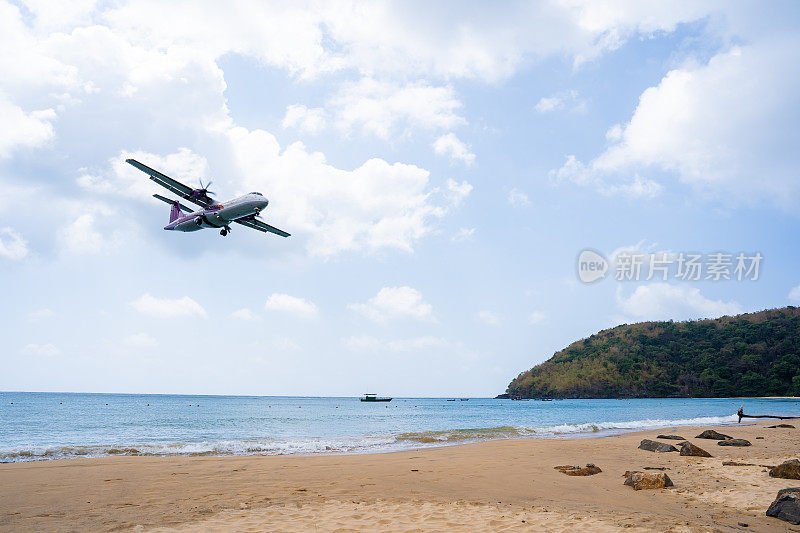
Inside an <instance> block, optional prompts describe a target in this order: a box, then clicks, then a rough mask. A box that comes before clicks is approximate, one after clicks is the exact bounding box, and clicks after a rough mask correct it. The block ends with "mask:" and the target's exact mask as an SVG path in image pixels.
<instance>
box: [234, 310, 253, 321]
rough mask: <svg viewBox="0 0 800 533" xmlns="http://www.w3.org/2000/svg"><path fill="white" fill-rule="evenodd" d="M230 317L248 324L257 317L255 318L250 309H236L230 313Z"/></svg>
mask: <svg viewBox="0 0 800 533" xmlns="http://www.w3.org/2000/svg"><path fill="white" fill-rule="evenodd" d="M231 317H233V318H236V319H238V320H245V321H248V322H250V321H254V320H258V316H256V315H255V314H254V313H253V312H252V311H251V310H250V309H247V308H246V307H244V308H242V309H237V310H236V311H234V312H233V313H231Z"/></svg>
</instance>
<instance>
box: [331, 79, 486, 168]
mask: <svg viewBox="0 0 800 533" xmlns="http://www.w3.org/2000/svg"><path fill="white" fill-rule="evenodd" d="M328 105H329V106H330V107H332V108H333V109H334V113H335V115H336V123H337V125H338V127H339V128H341V129H342V130H344V131H346V132H350V131H353V130H355V129H359V130H361V131H362V132H363V133H364V134H366V135H375V136H377V137H379V138H381V139H389V138H390V137H392V136H396V135H406V134H408V133H409V132H410V130H412V129H414V128H420V129H424V130H433V131H436V130H449V129H453V128H455V127H457V126H462V125H464V124H466V123H467V121H466V120H465V119H464V118H463V117H462V116H460V115H458V113H457V111H458V109H459V108H460V107H461V102H460V101H459V100H458V98H456V95H455V91H454V90H453V88H452V87H449V86H447V87H437V86H432V85H429V84H427V83H426V82H424V81H420V82H416V83H407V84H405V85H399V84H396V83H394V82H389V81H378V80H375V79H372V78H362V79H361V80H359V81H358V82H355V83H345V84H344V85H343V86H342V88H341V90H340V91H339V93H338V94H337V95H336V96H334V97H333V98H331V100H330V102H329V104H328ZM473 158H474V156H473Z"/></svg>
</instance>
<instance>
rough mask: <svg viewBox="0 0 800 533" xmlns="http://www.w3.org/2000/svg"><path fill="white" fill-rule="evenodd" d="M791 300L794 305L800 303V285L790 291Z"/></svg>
mask: <svg viewBox="0 0 800 533" xmlns="http://www.w3.org/2000/svg"><path fill="white" fill-rule="evenodd" d="M789 300H791V301H792V302H794V303H800V285H798V286H797V287H793V288H792V290H790V291H789Z"/></svg>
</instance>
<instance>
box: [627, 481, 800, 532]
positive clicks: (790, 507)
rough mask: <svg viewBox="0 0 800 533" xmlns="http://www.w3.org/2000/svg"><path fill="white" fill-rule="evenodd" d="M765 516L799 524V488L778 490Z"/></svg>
mask: <svg viewBox="0 0 800 533" xmlns="http://www.w3.org/2000/svg"><path fill="white" fill-rule="evenodd" d="M626 483H627V482H626ZM767 516H771V517H773V518H778V519H780V520H783V521H785V522H789V523H790V524H800V488H791V489H783V490H779V491H778V497H777V498H775V501H774V502H772V504H771V505H770V506H769V509H767Z"/></svg>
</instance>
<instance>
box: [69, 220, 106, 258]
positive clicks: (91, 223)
mask: <svg viewBox="0 0 800 533" xmlns="http://www.w3.org/2000/svg"><path fill="white" fill-rule="evenodd" d="M58 236H59V240H60V241H61V245H62V247H63V248H64V250H66V251H67V252H69V253H71V254H96V253H99V252H101V251H102V250H103V247H104V246H105V245H106V244H109V245H110V243H109V242H108V241H107V239H105V238H104V237H103V235H102V234H101V233H100V232H99V231H97V230H96V229H95V216H94V215H93V214H91V213H85V214H83V215H80V216H79V217H78V218H77V219H75V221H74V222H72V223H71V224H68V225H67V226H64V227H63V228H61V229H60V230H59V232H58Z"/></svg>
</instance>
